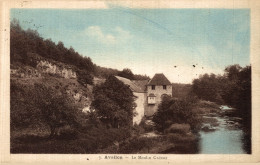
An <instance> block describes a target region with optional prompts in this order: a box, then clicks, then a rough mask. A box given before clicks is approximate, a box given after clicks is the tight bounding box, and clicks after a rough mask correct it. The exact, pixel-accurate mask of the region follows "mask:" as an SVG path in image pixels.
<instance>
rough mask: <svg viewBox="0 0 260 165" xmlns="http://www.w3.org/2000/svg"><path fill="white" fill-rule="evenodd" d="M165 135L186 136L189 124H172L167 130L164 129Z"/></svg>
mask: <svg viewBox="0 0 260 165" xmlns="http://www.w3.org/2000/svg"><path fill="white" fill-rule="evenodd" d="M164 132H165V133H179V134H187V133H189V132H190V125H189V124H172V125H171V126H170V127H169V128H167V129H165V131H164Z"/></svg>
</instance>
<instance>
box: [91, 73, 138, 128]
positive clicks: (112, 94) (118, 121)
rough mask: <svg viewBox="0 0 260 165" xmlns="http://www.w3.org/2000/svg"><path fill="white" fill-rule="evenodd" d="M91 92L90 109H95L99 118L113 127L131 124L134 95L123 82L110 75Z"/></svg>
mask: <svg viewBox="0 0 260 165" xmlns="http://www.w3.org/2000/svg"><path fill="white" fill-rule="evenodd" d="M93 94H94V100H93V101H92V103H91V109H94V110H95V112H96V113H97V116H98V117H99V118H100V119H101V120H103V121H104V122H107V123H108V124H110V125H111V126H112V127H115V128H118V127H121V126H127V125H128V126H129V125H131V124H132V121H133V117H134V115H135V114H134V109H135V107H136V105H135V103H134V99H135V96H134V95H133V92H132V91H131V89H130V88H129V87H128V86H126V85H125V84H124V83H123V82H121V81H119V80H118V79H117V78H115V77H114V76H110V77H108V78H107V80H106V81H105V82H104V83H103V84H101V85H99V86H96V87H95V88H94V90H93Z"/></svg>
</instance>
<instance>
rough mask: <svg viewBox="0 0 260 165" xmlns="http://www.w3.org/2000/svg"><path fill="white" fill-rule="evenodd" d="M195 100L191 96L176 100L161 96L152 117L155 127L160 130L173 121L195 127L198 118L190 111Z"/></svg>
mask: <svg viewBox="0 0 260 165" xmlns="http://www.w3.org/2000/svg"><path fill="white" fill-rule="evenodd" d="M195 102H196V101H195V100H194V99H193V98H186V99H180V100H176V99H173V98H171V97H169V96H165V97H163V99H162V102H161V103H160V104H159V106H158V111H157V112H156V113H155V114H154V117H153V121H154V123H155V127H156V129H157V130H158V131H160V132H162V131H164V130H165V129H166V128H168V127H169V126H170V125H171V124H173V123H178V124H184V123H185V124H190V126H191V128H192V129H196V128H197V126H199V124H200V120H199V116H197V114H195V113H194V112H193V111H192V107H193V105H194V104H195Z"/></svg>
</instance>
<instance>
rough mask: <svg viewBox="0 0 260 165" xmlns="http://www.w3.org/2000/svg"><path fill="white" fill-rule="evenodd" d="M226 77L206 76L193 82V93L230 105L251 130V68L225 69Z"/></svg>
mask: <svg viewBox="0 0 260 165" xmlns="http://www.w3.org/2000/svg"><path fill="white" fill-rule="evenodd" d="M224 71H225V73H224V75H221V76H215V75H214V74H211V75H208V74H204V75H203V76H200V78H198V79H195V80H193V83H192V92H193V93H194V94H196V95H197V96H198V97H199V98H200V99H204V100H209V101H213V102H218V103H225V104H228V105H230V106H232V107H234V108H236V109H237V110H238V112H239V113H238V114H239V115H240V116H241V117H242V118H243V121H244V125H245V126H246V127H247V128H248V130H251V66H246V67H241V66H239V65H238V64H235V65H230V66H228V67H226V68H225V70H224Z"/></svg>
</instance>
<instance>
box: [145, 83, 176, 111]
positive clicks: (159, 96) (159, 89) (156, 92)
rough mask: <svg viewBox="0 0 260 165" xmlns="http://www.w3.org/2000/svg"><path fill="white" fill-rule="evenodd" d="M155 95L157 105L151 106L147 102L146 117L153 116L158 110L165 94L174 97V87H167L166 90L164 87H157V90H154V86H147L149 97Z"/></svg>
mask: <svg viewBox="0 0 260 165" xmlns="http://www.w3.org/2000/svg"><path fill="white" fill-rule="evenodd" d="M152 93H153V94H154V95H155V96H156V97H155V100H156V103H155V104H153V105H149V104H148V103H147V100H146V102H145V113H144V114H145V115H146V116H152V115H153V114H154V113H155V112H156V111H157V109H158V105H159V104H160V103H161V100H162V95H163V94H167V95H169V96H172V85H167V86H166V89H163V86H162V85H160V86H155V90H152V86H150V85H149V86H147V96H149V94H152Z"/></svg>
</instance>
